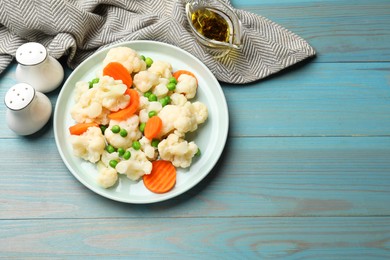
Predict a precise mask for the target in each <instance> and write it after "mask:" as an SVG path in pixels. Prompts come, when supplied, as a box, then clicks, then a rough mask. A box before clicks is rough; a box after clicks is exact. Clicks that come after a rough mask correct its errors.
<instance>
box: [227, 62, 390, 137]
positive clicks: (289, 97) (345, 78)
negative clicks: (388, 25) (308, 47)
mask: <svg viewBox="0 0 390 260" xmlns="http://www.w3.org/2000/svg"><path fill="white" fill-rule="evenodd" d="M389 71H390V65H389V64H388V63H369V64H361V63H350V64H341V63H340V64H327V63H321V64H318V63H310V64H306V65H305V66H303V67H299V68H296V69H294V70H289V71H287V72H286V73H281V74H278V75H277V76H275V77H272V78H270V79H268V80H264V81H262V82H257V83H253V84H251V85H250V86H246V87H243V88H242V87H241V86H236V85H228V84H224V85H223V90H224V93H225V96H226V98H227V103H228V106H229V111H230V113H229V119H230V123H231V126H230V135H231V136H365V135H389V134H390V88H389ZM238 89H239V90H240V91H237V90H238Z"/></svg>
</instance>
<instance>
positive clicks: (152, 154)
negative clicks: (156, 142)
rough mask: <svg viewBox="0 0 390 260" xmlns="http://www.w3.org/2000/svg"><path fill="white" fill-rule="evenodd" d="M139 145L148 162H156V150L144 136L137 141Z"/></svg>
mask: <svg viewBox="0 0 390 260" xmlns="http://www.w3.org/2000/svg"><path fill="white" fill-rule="evenodd" d="M139 143H140V144H141V150H142V151H143V152H144V153H145V155H146V157H147V158H148V159H150V160H156V159H157V155H158V153H157V151H156V150H157V148H155V147H153V146H152V141H150V140H149V139H148V138H146V137H145V136H144V137H142V138H141V139H140V140H139Z"/></svg>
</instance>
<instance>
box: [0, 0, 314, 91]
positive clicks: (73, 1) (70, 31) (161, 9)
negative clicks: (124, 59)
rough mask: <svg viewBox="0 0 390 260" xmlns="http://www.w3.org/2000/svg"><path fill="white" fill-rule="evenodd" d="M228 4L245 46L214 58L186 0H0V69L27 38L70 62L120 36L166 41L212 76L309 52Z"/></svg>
mask: <svg viewBox="0 0 390 260" xmlns="http://www.w3.org/2000/svg"><path fill="white" fill-rule="evenodd" d="M225 1H226V0H225ZM226 2H227V3H228V4H229V5H230V3H229V2H228V1H226ZM233 9H234V8H233ZM234 10H235V12H236V14H237V15H238V17H239V19H240V20H241V22H242V25H243V32H242V33H243V43H244V46H243V48H242V49H241V50H240V51H239V52H238V53H235V55H234V57H232V56H231V55H226V56H224V57H222V58H216V57H214V56H212V55H211V54H210V53H209V52H208V51H207V50H206V49H204V47H203V46H202V45H200V44H199V43H198V42H197V41H196V39H195V37H194V35H193V34H192V32H191V31H190V27H189V26H188V22H187V18H186V13H185V0H176V1H174V0H151V1H140V0H138V1H137V0H128V1H122V0H12V1H9V0H0V73H1V72H2V71H3V70H4V69H5V68H6V67H7V66H8V65H9V64H10V63H11V61H12V60H13V58H14V56H15V53H16V50H17V48H18V47H19V46H20V45H22V44H23V43H26V42H30V41H34V42H39V43H42V44H43V45H44V46H46V48H47V49H48V51H49V53H50V55H51V56H53V57H54V58H57V59H58V58H60V57H62V56H66V59H67V64H68V66H69V67H70V68H75V67H76V66H77V65H78V64H80V63H81V62H82V61H83V60H84V59H86V58H87V57H88V56H90V55H91V54H93V53H94V52H95V51H96V50H99V49H101V48H104V47H107V46H109V45H112V44H116V43H119V42H124V41H131V40H154V41H160V42H165V43H169V44H172V45H176V46H178V47H180V48H182V49H184V50H186V51H188V52H190V53H191V54H193V55H194V56H196V57H197V58H198V59H200V60H201V61H202V62H203V63H204V64H205V65H206V66H207V67H208V68H209V69H210V70H211V71H212V72H213V73H214V75H215V76H216V78H217V79H218V80H220V81H223V82H227V83H236V84H240V83H248V82H252V81H256V80H259V79H261V78H264V77H266V76H269V75H271V74H274V73H276V72H278V71H280V70H282V69H284V68H286V67H288V66H291V65H293V64H295V63H298V62H299V61H302V60H304V59H306V58H308V57H310V56H313V55H315V50H314V49H313V48H312V47H311V46H310V45H309V44H308V43H307V42H306V41H305V40H303V39H302V38H301V37H299V36H297V35H296V34H294V33H292V32H290V31H288V30H287V29H285V28H283V27H282V26H280V25H278V24H276V23H274V22H272V21H270V20H269V19H267V18H265V17H262V16H258V15H255V14H253V13H250V12H246V11H243V10H239V9H234Z"/></svg>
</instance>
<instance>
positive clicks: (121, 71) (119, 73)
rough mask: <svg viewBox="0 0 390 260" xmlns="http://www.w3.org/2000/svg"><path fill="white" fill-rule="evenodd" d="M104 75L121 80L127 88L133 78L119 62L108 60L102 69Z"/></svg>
mask: <svg viewBox="0 0 390 260" xmlns="http://www.w3.org/2000/svg"><path fill="white" fill-rule="evenodd" d="M103 75H104V76H110V77H112V78H114V79H115V80H122V82H123V84H125V85H126V86H127V87H128V88H131V86H132V85H133V79H132V78H131V75H130V73H129V72H128V71H127V69H126V68H125V67H124V66H123V65H122V64H121V63H119V62H110V63H108V64H107V65H106V66H105V67H104V69H103Z"/></svg>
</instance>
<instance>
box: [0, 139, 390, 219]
mask: <svg viewBox="0 0 390 260" xmlns="http://www.w3.org/2000/svg"><path fill="white" fill-rule="evenodd" d="M0 140H1V146H0V161H1V162H2V166H1V168H0V176H1V187H2V188H1V189H0V219H12V218H16V219H25V218H29V219H33V218H74V217H77V218H94V217H110V218H112V217H162V216H165V217H193V216H196V217H201V216H209V217H219V216H226V217H235V216H367V215H376V216H386V215H390V207H389V206H388V201H389V198H390V175H389V172H390V137H353V138H345V137H341V138H340V137H319V138H312V137H307V138H303V137H299V138H281V137H279V138H229V139H228V141H227V146H226V148H225V151H224V153H223V156H222V157H221V159H220V161H219V163H218V165H217V167H216V168H215V169H214V170H213V171H212V172H211V173H210V174H209V176H207V178H206V179H205V180H203V181H202V182H201V183H200V184H198V185H197V186H196V187H195V188H193V189H191V190H190V191H188V192H186V193H185V194H184V195H182V196H179V197H177V198H175V199H172V200H170V201H166V202H163V203H156V204H152V205H128V204H122V203H117V202H114V201H111V200H108V199H105V198H102V197H100V196H99V195H96V194H95V193H93V192H91V191H90V190H88V189H87V188H85V187H84V186H83V185H82V184H80V183H79V182H78V181H77V180H76V179H75V178H74V177H73V176H72V175H71V173H70V172H69V171H68V170H67V168H66V167H65V166H64V164H63V163H62V161H61V159H60V157H59V155H58V153H57V151H56V146H55V144H54V140H52V141H49V140H44V139H0Z"/></svg>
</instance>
